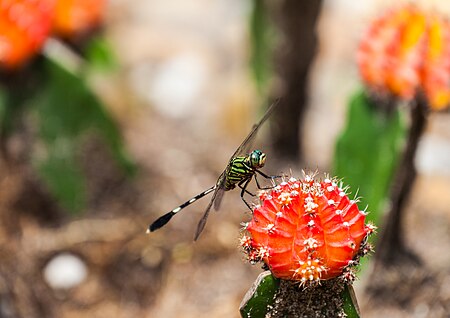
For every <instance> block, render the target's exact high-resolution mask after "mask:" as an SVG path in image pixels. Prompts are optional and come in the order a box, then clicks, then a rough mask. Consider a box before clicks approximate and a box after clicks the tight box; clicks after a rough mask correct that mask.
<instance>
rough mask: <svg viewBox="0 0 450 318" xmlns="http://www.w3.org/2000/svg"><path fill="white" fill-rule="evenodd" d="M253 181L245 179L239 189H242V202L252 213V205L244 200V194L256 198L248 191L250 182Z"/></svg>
mask: <svg viewBox="0 0 450 318" xmlns="http://www.w3.org/2000/svg"><path fill="white" fill-rule="evenodd" d="M251 180H252V178H249V179H244V180H242V181H241V182H239V183H238V186H239V188H241V189H242V190H241V199H242V201H244V203H245V205H246V206H247V207H248V208H249V210H250V211H253V209H252V207H251V206H250V204H249V203H248V202H247V200H245V198H244V193H247V194H249V195H251V196H253V197H254V196H255V195H254V194H253V193H251V192H249V191H247V186H248V184H249V182H250V181H251Z"/></svg>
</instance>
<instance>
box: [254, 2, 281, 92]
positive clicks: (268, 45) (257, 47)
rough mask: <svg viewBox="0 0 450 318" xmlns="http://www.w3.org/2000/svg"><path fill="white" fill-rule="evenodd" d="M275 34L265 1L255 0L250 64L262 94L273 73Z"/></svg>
mask: <svg viewBox="0 0 450 318" xmlns="http://www.w3.org/2000/svg"><path fill="white" fill-rule="evenodd" d="M274 33H275V31H274V28H273V27H272V26H271V24H270V20H269V16H268V13H267V8H266V4H265V2H264V0H253V10H252V12H251V16H250V43H251V57H250V64H251V69H252V73H253V77H254V78H255V82H256V87H257V88H258V91H259V93H260V94H263V93H264V92H265V91H266V90H267V82H268V79H269V77H270V74H271V73H272V69H271V67H270V65H271V63H272V51H273V50H272V48H273V39H274Z"/></svg>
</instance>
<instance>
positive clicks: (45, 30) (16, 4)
mask: <svg viewBox="0 0 450 318" xmlns="http://www.w3.org/2000/svg"><path fill="white" fill-rule="evenodd" d="M52 13H53V0H0V67H2V68H8V69H14V68H17V67H19V66H20V65H22V64H23V63H25V62H26V61H27V60H29V59H30V58H31V57H32V56H33V55H35V54H36V53H37V52H38V51H39V50H40V48H41V46H42V45H43V43H44V41H45V40H46V38H47V36H48V34H49V32H50V28H51V16H52Z"/></svg>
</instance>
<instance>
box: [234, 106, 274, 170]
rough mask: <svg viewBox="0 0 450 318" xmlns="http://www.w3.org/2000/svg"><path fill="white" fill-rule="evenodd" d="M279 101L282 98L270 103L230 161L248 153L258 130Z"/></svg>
mask: <svg viewBox="0 0 450 318" xmlns="http://www.w3.org/2000/svg"><path fill="white" fill-rule="evenodd" d="M279 101H280V100H277V101H275V102H274V103H273V104H272V105H270V106H269V108H268V109H267V110H266V112H265V114H264V116H263V117H262V118H261V119H260V120H259V122H257V123H256V124H255V125H253V127H252V130H251V131H250V133H249V134H248V135H247V137H245V139H244V141H243V142H242V143H241V144H240V146H239V147H238V148H237V149H236V151H235V152H234V154H233V155H232V156H231V158H230V161H231V159H233V158H234V157H236V156H237V155H239V154H242V153H248V152H249V148H250V146H251V144H252V141H253V139H254V138H255V136H256V133H257V132H258V130H259V128H260V127H261V125H262V124H264V122H265V121H266V120H267V118H269V117H270V115H271V114H272V112H273V110H274V109H275V107H276V106H277V105H278V104H279Z"/></svg>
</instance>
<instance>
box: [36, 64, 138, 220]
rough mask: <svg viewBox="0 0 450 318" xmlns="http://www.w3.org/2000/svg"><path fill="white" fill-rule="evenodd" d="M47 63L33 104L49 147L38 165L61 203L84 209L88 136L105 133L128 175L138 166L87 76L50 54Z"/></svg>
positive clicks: (71, 209)
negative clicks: (80, 157) (83, 154)
mask: <svg viewBox="0 0 450 318" xmlns="http://www.w3.org/2000/svg"><path fill="white" fill-rule="evenodd" d="M43 66H44V68H43V71H44V73H45V74H46V75H47V77H46V79H45V81H44V82H43V85H42V88H41V90H40V92H39V93H38V94H37V96H36V97H35V98H34V99H33V104H32V106H33V108H32V109H33V110H34V114H35V116H36V117H37V122H38V123H39V134H40V137H41V140H42V142H43V148H44V149H42V150H41V151H40V153H39V155H40V157H39V158H36V165H37V167H38V171H39V172H40V176H41V177H42V179H43V180H44V182H45V183H46V184H47V185H48V187H49V189H50V190H51V191H52V192H53V194H55V196H56V197H57V199H59V200H60V202H61V204H62V205H63V206H64V207H66V208H68V209H69V210H70V211H71V212H78V211H80V210H81V209H82V207H83V204H84V202H85V199H84V194H83V191H84V176H83V175H82V174H81V169H80V167H79V164H78V162H77V160H76V157H77V153H78V151H79V150H80V145H81V143H82V141H83V138H84V136H86V135H87V134H88V133H92V132H95V133H97V134H99V135H101V136H102V137H103V140H104V141H105V142H106V143H107V144H108V145H109V147H110V149H111V152H112V155H113V157H114V158H115V159H116V161H117V162H118V163H119V164H120V166H121V167H122V168H123V169H124V170H125V171H126V172H127V173H128V174H132V173H133V172H134V170H135V166H134V164H133V163H132V162H131V160H130V159H129V157H128V155H127V153H126V151H125V149H124V146H123V142H122V138H121V135H120V132H119V129H118V127H117V125H116V123H115V122H114V121H113V119H112V118H111V117H110V116H109V115H108V113H107V112H106V111H105V109H104V107H103V106H102V104H101V103H100V101H99V100H98V99H97V97H96V96H95V95H94V94H93V93H92V92H91V91H90V90H89V88H88V87H87V86H86V84H85V80H84V78H83V77H81V76H79V75H78V74H74V73H71V72H69V71H68V70H67V69H65V68H64V67H62V66H61V65H60V64H58V63H56V62H55V61H53V60H51V59H49V58H47V59H45V60H44V65H43Z"/></svg>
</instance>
